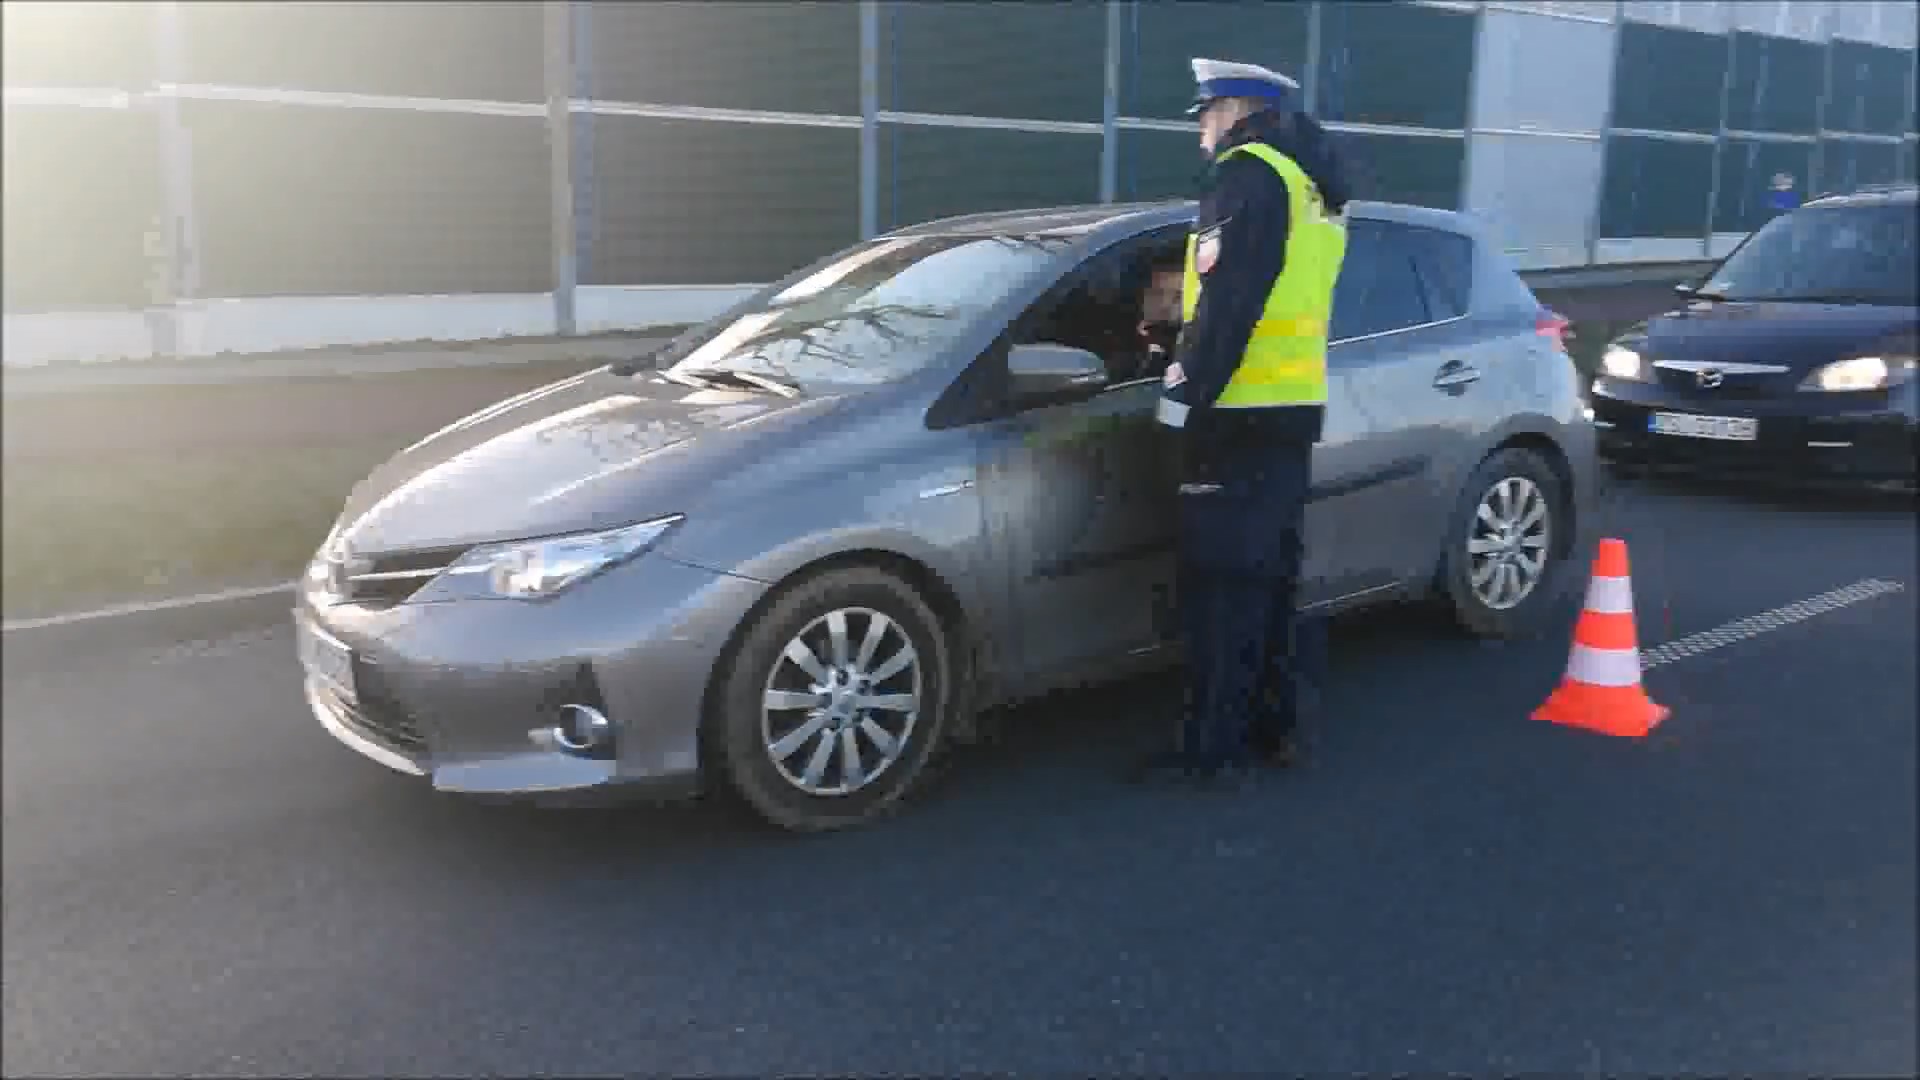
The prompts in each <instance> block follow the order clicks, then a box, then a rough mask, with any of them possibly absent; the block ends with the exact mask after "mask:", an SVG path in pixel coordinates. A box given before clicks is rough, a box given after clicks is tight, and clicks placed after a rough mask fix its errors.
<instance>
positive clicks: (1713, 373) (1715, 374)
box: [1693, 368, 1727, 390]
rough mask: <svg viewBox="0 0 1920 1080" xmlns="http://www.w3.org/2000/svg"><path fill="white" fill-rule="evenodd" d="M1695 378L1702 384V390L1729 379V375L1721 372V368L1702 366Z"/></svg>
mask: <svg viewBox="0 0 1920 1080" xmlns="http://www.w3.org/2000/svg"><path fill="white" fill-rule="evenodd" d="M1693 379H1694V381H1695V382H1697V383H1699V384H1700V389H1702V390H1712V389H1714V388H1715V387H1718V386H1719V385H1720V384H1721V383H1723V382H1726V381H1727V377H1726V376H1725V375H1723V374H1721V372H1720V369H1719V368H1701V369H1700V371H1699V372H1698V373H1697V374H1695V375H1694V377H1693Z"/></svg>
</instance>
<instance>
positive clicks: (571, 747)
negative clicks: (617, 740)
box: [548, 705, 613, 754]
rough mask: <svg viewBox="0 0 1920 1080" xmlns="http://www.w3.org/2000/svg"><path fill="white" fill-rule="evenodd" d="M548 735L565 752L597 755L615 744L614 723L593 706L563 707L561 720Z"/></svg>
mask: <svg viewBox="0 0 1920 1080" xmlns="http://www.w3.org/2000/svg"><path fill="white" fill-rule="evenodd" d="M548 734H549V735H551V736H552V737H553V741H554V743H555V744H557V745H558V746H559V747H560V748H561V749H563V750H567V751H571V752H572V753H575V754H597V753H598V752H600V751H604V750H606V749H607V748H608V747H609V746H610V745H611V744H612V742H613V721H611V720H608V719H607V716H606V714H605V713H603V712H601V711H600V710H599V709H596V708H594V707H593V706H591V705H562V706H561V707H560V718H559V720H558V722H556V723H555V724H554V725H553V727H551V728H549V729H548Z"/></svg>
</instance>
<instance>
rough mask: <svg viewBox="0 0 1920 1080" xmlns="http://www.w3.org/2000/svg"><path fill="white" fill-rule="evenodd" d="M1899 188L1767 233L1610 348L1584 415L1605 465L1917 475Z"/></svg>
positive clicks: (1773, 473) (1804, 212) (1912, 296)
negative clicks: (1681, 301)
mask: <svg viewBox="0 0 1920 1080" xmlns="http://www.w3.org/2000/svg"><path fill="white" fill-rule="evenodd" d="M1915 196H1916V189H1915V188H1914V187H1912V186H1911V185H1908V186H1902V187H1897V188H1886V189H1879V190H1874V191H1869V192H1861V193H1857V194H1851V195H1842V196H1834V197H1829V198H1823V199H1817V200H1814V201H1812V202H1809V203H1807V204H1806V205H1805V206H1802V207H1800V208H1799V209H1797V210H1794V211H1791V212H1790V213H1786V214H1782V215H1781V216H1779V217H1777V218H1775V219H1773V220H1772V221H1770V222H1768V223H1767V224H1766V225H1765V226H1764V227H1762V228H1761V229H1760V230H1759V231H1757V232H1755V233H1754V234H1753V235H1752V236H1750V237H1748V238H1747V240H1746V242H1745V243H1743V244H1741V245H1740V246H1739V247H1738V248H1736V249H1735V250H1734V251H1733V253H1732V254H1730V255H1728V256H1727V258H1726V260H1725V261H1724V262H1722V263H1721V264H1720V265H1719V267H1717V268H1716V269H1715V270H1714V272H1713V274H1712V275H1711V276H1709V277H1708V279H1707V281H1706V283H1705V284H1703V285H1698V286H1689V285H1683V286H1680V287H1679V292H1680V293H1681V295H1682V297H1684V298H1685V301H1686V303H1685V307H1684V308H1682V309H1680V310H1675V311H1669V312H1667V313H1666V314H1664V315H1659V316H1656V317H1654V318H1652V319H1649V320H1647V321H1646V322H1643V323H1640V324H1639V325H1637V326H1635V327H1633V328H1632V329H1631V330H1629V331H1628V332H1626V333H1625V334H1622V335H1621V336H1619V337H1618V338H1615V339H1614V340H1613V341H1612V342H1611V343H1609V345H1608V346H1607V350H1606V353H1605V354H1604V356H1603V357H1602V358H1601V363H1600V372H1599V376H1598V378H1596V379H1595V380H1594V384H1593V394H1592V407H1593V413H1594V424H1595V426H1596V427H1597V428H1598V429H1599V432H1598V434H1599V437H1600V438H1599V442H1600V451H1601V454H1602V455H1603V457H1605V458H1606V459H1608V460H1609V461H1613V462H1637V463H1643V464H1647V465H1654V466H1662V465H1674V466H1690V467H1696V468H1702V469H1709V470H1716V471H1719V470H1725V471H1741V472H1751V473H1757V474H1761V475H1763V476H1768V477H1777V478H1781V479H1789V480H1818V479H1855V480H1861V481H1879V482H1888V481H1892V482H1904V483H1907V484H1912V483H1913V481H1914V478H1915V467H1914V458H1915V454H1916V452H1920V380H1916V377H1915V370H1914V369H1915V363H1916V361H1915V353H1916V351H1920V350H1916V342H1915V325H1916V319H1920V284H1917V283H1916V267H1920V244H1916V241H1915V233H1916V217H1917V216H1920V204H1917V203H1916V201H1915Z"/></svg>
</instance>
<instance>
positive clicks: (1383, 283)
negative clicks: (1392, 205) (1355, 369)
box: [1329, 220, 1433, 341]
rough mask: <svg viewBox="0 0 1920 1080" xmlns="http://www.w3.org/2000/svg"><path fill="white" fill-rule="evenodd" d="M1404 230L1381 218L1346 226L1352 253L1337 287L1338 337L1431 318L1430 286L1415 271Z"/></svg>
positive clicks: (1335, 319)
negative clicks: (1428, 310) (1428, 295)
mask: <svg viewBox="0 0 1920 1080" xmlns="http://www.w3.org/2000/svg"><path fill="white" fill-rule="evenodd" d="M1404 232H1405V230H1403V229H1398V228H1395V227H1392V226H1389V225H1386V224H1384V223H1382V222H1378V221H1364V220H1362V221H1355V222H1353V223H1352V224H1351V225H1349V226H1348V228H1347V256H1346V259H1345V261H1344V262H1342V263H1341V264H1340V280H1339V281H1338V282H1336V283H1335V285H1334V288H1333V319H1332V325H1331V326H1330V327H1329V330H1330V335H1329V336H1330V337H1331V338H1332V339H1333V340H1334V341H1345V340H1349V339H1351V338H1358V337H1366V336H1368V335H1371V334H1385V333H1390V332H1392V331H1394V330H1405V329H1407V328H1408V327H1413V326H1420V325H1422V324H1424V323H1428V322H1432V321H1433V319H1432V317H1431V316H1430V315H1429V314H1428V312H1427V299H1426V292H1425V287H1424V286H1423V285H1422V283H1421V280H1420V276H1419V274H1418V273H1417V272H1416V270H1415V269H1414V261H1413V250H1412V248H1411V247H1410V246H1409V245H1408V244H1407V242H1406V239H1405V237H1404V235H1397V234H1404Z"/></svg>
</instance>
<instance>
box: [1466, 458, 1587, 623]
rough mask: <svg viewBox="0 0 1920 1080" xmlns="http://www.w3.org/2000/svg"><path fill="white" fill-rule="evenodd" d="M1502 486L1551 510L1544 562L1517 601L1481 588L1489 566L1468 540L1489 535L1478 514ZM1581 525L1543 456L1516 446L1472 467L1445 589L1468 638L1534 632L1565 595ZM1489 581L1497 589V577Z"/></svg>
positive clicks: (1547, 511) (1531, 535)
mask: <svg viewBox="0 0 1920 1080" xmlns="http://www.w3.org/2000/svg"><path fill="white" fill-rule="evenodd" d="M1503 486H1504V490H1505V491H1507V492H1508V493H1509V497H1516V496H1517V497H1520V498H1528V497H1533V498H1537V499H1538V500H1539V502H1540V504H1541V505H1543V506H1544V507H1545V508H1546V509H1545V512H1544V513H1545V518H1544V520H1545V532H1544V535H1540V536H1539V537H1538V538H1539V539H1541V540H1542V541H1543V542H1544V546H1543V547H1541V548H1539V549H1538V550H1542V551H1544V553H1545V557H1544V559H1543V560H1542V565H1541V566H1540V568H1539V570H1538V573H1537V575H1536V576H1534V577H1533V578H1532V581H1531V584H1530V585H1529V586H1528V587H1527V588H1526V589H1525V590H1524V592H1523V593H1522V594H1521V595H1520V596H1519V598H1518V599H1517V600H1513V601H1510V600H1509V598H1508V597H1505V596H1501V595H1499V594H1498V593H1494V594H1493V595H1492V596H1489V595H1487V593H1488V592H1490V591H1491V590H1490V589H1488V588H1486V587H1484V586H1483V587H1481V588H1476V585H1475V580H1474V579H1475V574H1476V571H1479V572H1485V570H1486V569H1487V566H1486V564H1485V563H1480V564H1478V565H1476V560H1475V558H1474V557H1473V556H1472V555H1471V554H1470V553H1469V548H1468V545H1469V543H1470V542H1473V541H1476V540H1480V539H1485V538H1487V535H1488V533H1487V531H1483V526H1481V525H1480V524H1479V511H1480V508H1481V506H1482V503H1483V501H1486V500H1492V499H1495V498H1496V495H1495V493H1496V491H1497V490H1500V489H1503ZM1529 490H1530V491H1531V492H1532V493H1533V494H1532V495H1531V496H1529V495H1528V492H1529ZM1522 513H1524V511H1522ZM1496 514H1497V511H1496ZM1575 527H1576V523H1575V522H1574V520H1573V515H1572V513H1571V511H1570V509H1569V505H1568V499H1567V493H1566V485H1565V484H1564V483H1562V482H1561V480H1560V474H1559V473H1557V472H1555V471H1554V468H1553V466H1552V465H1550V464H1548V462H1547V461H1546V459H1545V458H1544V457H1542V456H1541V455H1540V454H1538V453H1536V452H1534V451H1532V450H1526V449H1522V448H1518V447H1510V448H1508V449H1505V450H1497V451H1495V452H1494V453H1493V454H1491V455H1489V456H1488V457H1487V459H1486V460H1485V461H1482V462H1481V463H1480V465H1479V467H1478V468H1476V469H1474V471H1473V474H1472V475H1471V476H1470V477H1468V479H1467V483H1466V487H1465V489H1464V490H1463V491H1462V492H1461V493H1460V503H1459V507H1458V509H1457V510H1456V511H1455V513H1454V520H1453V522H1452V525H1451V526H1450V527H1449V528H1448V530H1447V539H1446V548H1445V549H1444V550H1443V551H1442V553H1441V562H1440V591H1441V593H1442V595H1444V596H1445V597H1446V599H1447V601H1448V603H1449V605H1450V606H1451V607H1452V609H1453V615H1454V619H1455V620H1456V621H1457V622H1458V623H1459V624H1460V626H1461V627H1462V628H1463V629H1464V630H1466V631H1467V632H1468V633H1470V634H1472V635H1474V636H1476V637H1482V638H1511V637H1517V636H1519V635H1522V634H1525V633H1527V632H1529V631H1531V630H1533V629H1534V628H1535V627H1536V626H1537V625H1538V624H1539V623H1540V621H1541V619H1542V618H1543V617H1544V616H1545V615H1547V614H1548V613H1550V612H1551V611H1552V610H1553V607H1554V604H1555V603H1556V602H1557V601H1558V599H1559V598H1560V596H1561V594H1562V592H1563V591H1564V588H1563V587H1564V584H1565V577H1566V575H1565V573H1564V571H1565V568H1566V562H1567V555H1568V554H1569V553H1570V552H1571V551H1572V550H1573V548H1574V536H1573V529H1574V528H1575ZM1496 535H1497V534H1496ZM1535 535H1536V534H1534V533H1533V532H1532V531H1531V530H1528V531H1527V532H1526V533H1525V534H1523V538H1524V539H1533V538H1534V537H1535ZM1520 550H1530V549H1527V548H1524V547H1522V548H1521V549H1520ZM1516 569H1517V570H1522V571H1524V570H1525V569H1526V566H1525V564H1524V563H1523V564H1521V565H1518V566H1516ZM1487 584H1488V585H1491V580H1489V582H1488V583H1487Z"/></svg>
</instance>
